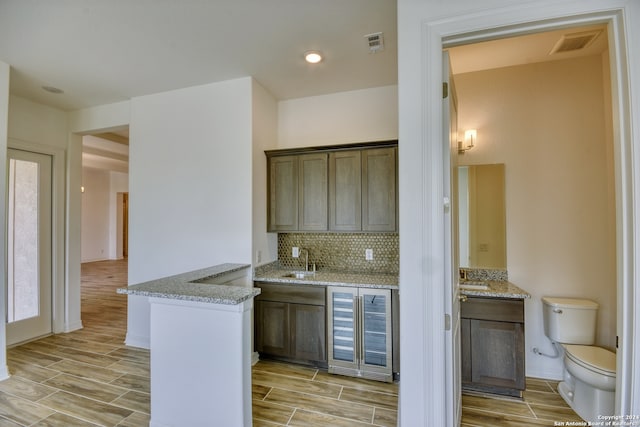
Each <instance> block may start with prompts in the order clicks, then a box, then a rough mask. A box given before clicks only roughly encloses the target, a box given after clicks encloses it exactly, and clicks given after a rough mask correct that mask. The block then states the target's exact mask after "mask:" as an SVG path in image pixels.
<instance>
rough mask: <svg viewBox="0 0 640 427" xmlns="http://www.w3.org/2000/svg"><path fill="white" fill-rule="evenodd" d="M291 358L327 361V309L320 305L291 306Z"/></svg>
mask: <svg viewBox="0 0 640 427" xmlns="http://www.w3.org/2000/svg"><path fill="white" fill-rule="evenodd" d="M289 316H290V319H291V323H290V327H291V353H292V354H291V357H293V358H294V359H297V360H306V361H313V362H326V361H327V348H326V345H325V342H326V341H325V340H326V331H325V321H326V319H325V316H326V313H325V309H324V306H320V305H307V304H290V306H289Z"/></svg>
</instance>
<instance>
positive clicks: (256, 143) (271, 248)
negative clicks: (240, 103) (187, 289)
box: [251, 80, 278, 265]
mask: <svg viewBox="0 0 640 427" xmlns="http://www.w3.org/2000/svg"><path fill="white" fill-rule="evenodd" d="M251 88H252V111H251V119H252V127H251V132H252V140H253V145H252V150H253V153H252V155H253V159H252V168H251V169H252V173H253V179H252V184H251V185H252V190H253V249H252V256H253V264H254V265H261V264H267V263H269V262H272V261H275V260H276V259H278V234H277V233H267V157H266V156H265V154H264V151H265V150H268V149H273V147H275V146H276V144H277V138H278V129H277V127H278V102H277V101H276V99H275V98H274V97H273V95H271V94H270V93H269V92H268V91H267V90H266V89H265V88H264V87H262V86H261V85H260V84H259V83H258V82H257V81H255V80H252V85H251Z"/></svg>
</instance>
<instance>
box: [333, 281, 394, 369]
mask: <svg viewBox="0 0 640 427" xmlns="http://www.w3.org/2000/svg"><path fill="white" fill-rule="evenodd" d="M327 290H328V333H329V334H328V335H329V336H328V342H329V357H328V359H329V373H335V374H342V375H350V376H357V377H365V378H371V379H377V380H382V381H392V380H393V374H392V337H391V292H390V291H389V290H387V289H368V288H348V287H329V288H328V289H327Z"/></svg>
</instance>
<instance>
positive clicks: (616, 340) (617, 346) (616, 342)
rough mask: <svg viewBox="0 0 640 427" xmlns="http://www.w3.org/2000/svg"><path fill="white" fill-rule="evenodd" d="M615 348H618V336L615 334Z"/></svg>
mask: <svg viewBox="0 0 640 427" xmlns="http://www.w3.org/2000/svg"><path fill="white" fill-rule="evenodd" d="M616 348H618V336H617V335H616Z"/></svg>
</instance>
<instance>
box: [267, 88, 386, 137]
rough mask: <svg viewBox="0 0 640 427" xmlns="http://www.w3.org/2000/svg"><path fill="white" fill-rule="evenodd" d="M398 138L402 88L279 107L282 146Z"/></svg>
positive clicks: (314, 98) (315, 98) (302, 100)
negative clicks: (399, 105) (400, 92)
mask: <svg viewBox="0 0 640 427" xmlns="http://www.w3.org/2000/svg"><path fill="white" fill-rule="evenodd" d="M397 138H398V87H397V86H383V87H377V88H371V89H362V90H354V91H348V92H338V93H333V94H329V95H322V96H311V97H306V98H297V99H290V100H286V101H280V102H279V103H278V146H277V147H272V148H290V147H309V146H319V145H333V144H348V143H353V142H368V141H384V140H390V139H397Z"/></svg>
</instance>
